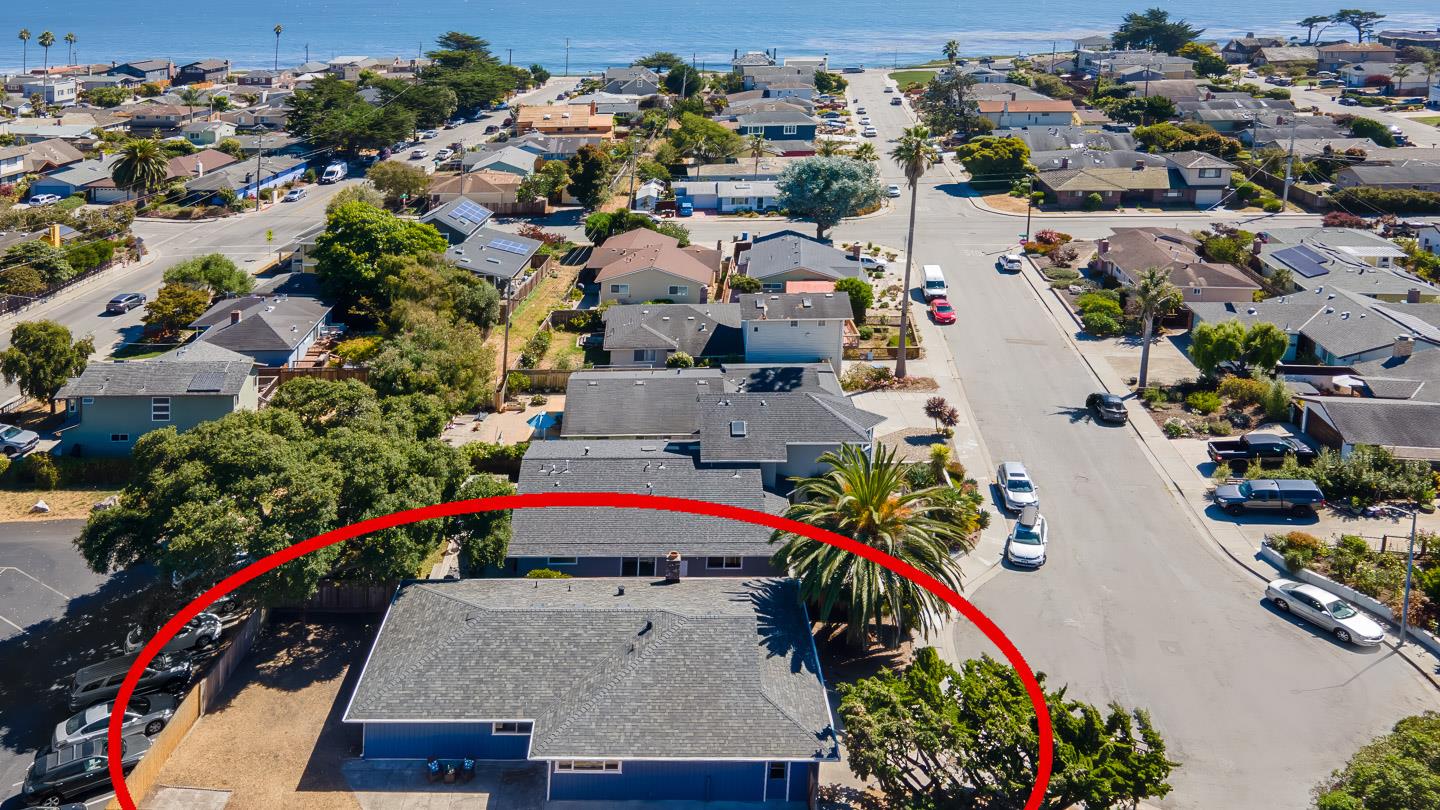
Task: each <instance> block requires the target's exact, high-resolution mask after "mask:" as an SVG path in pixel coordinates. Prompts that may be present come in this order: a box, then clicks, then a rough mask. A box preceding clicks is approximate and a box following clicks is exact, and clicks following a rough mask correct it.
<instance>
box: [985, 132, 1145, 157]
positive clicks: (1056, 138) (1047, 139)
mask: <svg viewBox="0 0 1440 810" xmlns="http://www.w3.org/2000/svg"><path fill="white" fill-rule="evenodd" d="M990 134H992V135H994V136H995V137H997V138H1019V139H1020V140H1021V141H1024V143H1025V145H1026V146H1028V147H1030V151H1031V152H1058V151H1060V150H1062V149H1075V148H1078V147H1081V146H1084V147H1087V148H1090V149H1125V150H1133V149H1134V148H1135V136H1134V135H1131V134H1130V131H1129V130H1128V129H1124V130H1120V131H1117V130H1114V129H1106V128H1101V127H1095V126H1091V127H1011V128H1007V129H997V130H995V131H994V132H992V133H990Z"/></svg>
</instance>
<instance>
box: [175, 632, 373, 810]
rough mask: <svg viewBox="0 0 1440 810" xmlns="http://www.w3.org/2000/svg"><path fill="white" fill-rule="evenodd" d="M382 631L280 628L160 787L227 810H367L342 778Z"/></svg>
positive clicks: (261, 644)
mask: <svg viewBox="0 0 1440 810" xmlns="http://www.w3.org/2000/svg"><path fill="white" fill-rule="evenodd" d="M374 632H375V623H374V622H373V621H371V620H370V619H369V618H368V617H367V618H366V619H347V618H336V619H333V620H332V619H326V620H324V621H323V622H315V623H309V624H307V623H304V622H300V621H296V620H280V621H277V622H274V623H272V624H271V625H270V626H269V627H267V628H266V629H265V631H264V634H263V635H262V636H261V638H260V640H259V641H257V642H256V644H255V647H254V649H253V650H252V651H251V653H250V656H249V657H248V658H247V659H246V661H245V663H244V664H242V665H241V667H240V669H239V670H237V671H236V673H235V676H234V678H233V679H232V680H231V681H230V684H229V686H228V688H227V689H226V693H225V695H224V696H223V697H222V699H221V702H220V704H219V705H218V707H217V708H216V710H215V711H214V712H213V713H211V714H209V715H206V716H205V717H204V718H202V719H201V720H200V722H199V723H198V724H197V725H196V726H195V728H194V729H193V730H192V731H191V732H190V734H189V736H187V737H186V738H185V741H184V742H182V743H181V744H180V747H179V748H178V749H177V750H176V751H175V754H174V756H172V757H171V758H170V761H169V762H167V763H166V765H165V769H164V770H163V771H162V772H161V775H160V783H161V784H164V785H171V786H177V787H196V788H210V789H216V790H228V791H231V792H232V794H231V798H230V802H229V804H228V805H227V806H226V810H272V809H273V808H281V807H283V808H286V810H359V808H360V805H359V804H358V803H357V802H356V801H355V798H354V797H353V796H352V795H351V792H350V788H349V785H348V784H347V783H346V781H345V778H344V777H343V776H342V775H341V772H340V766H341V764H342V763H343V762H344V760H345V759H346V758H349V757H355V756H358V755H359V753H360V740H359V734H358V732H353V733H352V732H351V730H350V729H347V728H344V727H343V726H342V725H341V723H340V716H341V714H342V713H343V712H344V710H345V703H346V701H347V700H348V699H349V695H350V691H351V689H352V688H353V687H354V681H355V679H356V678H358V677H359V667H360V665H361V664H362V663H363V661H364V658H365V654H366V652H367V651H368V650H369V647H370V640H371V638H372V637H373V635H374Z"/></svg>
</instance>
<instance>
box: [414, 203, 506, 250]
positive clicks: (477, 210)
mask: <svg viewBox="0 0 1440 810" xmlns="http://www.w3.org/2000/svg"><path fill="white" fill-rule="evenodd" d="M494 213H495V212H494V211H491V210H490V209H489V208H486V207H485V206H483V205H480V204H478V203H474V202H471V201H470V200H467V199H465V198H464V197H456V198H455V199H453V200H451V201H450V202H447V203H445V204H443V205H441V206H439V207H438V208H432V209H430V210H429V211H427V212H425V216H422V217H420V221H421V222H423V223H426V224H428V225H435V224H436V223H439V224H440V225H443V226H445V227H446V228H449V229H450V230H452V231H454V232H455V233H457V234H460V235H461V238H462V241H463V240H464V239H468V238H470V237H471V236H473V235H474V234H475V232H476V231H478V230H480V229H481V228H482V227H484V226H485V223H487V222H489V221H490V217H491V216H493V215H494Z"/></svg>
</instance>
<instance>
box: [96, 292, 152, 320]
mask: <svg viewBox="0 0 1440 810" xmlns="http://www.w3.org/2000/svg"><path fill="white" fill-rule="evenodd" d="M143 306H145V294H144V293H133V292H132V293H120V294H119V295H117V296H115V297H114V298H111V299H110V301H109V302H108V303H107V304H105V311H106V312H108V313H110V314H112V315H124V314H125V313H127V312H129V311H130V310H132V309H134V308H136V307H143Z"/></svg>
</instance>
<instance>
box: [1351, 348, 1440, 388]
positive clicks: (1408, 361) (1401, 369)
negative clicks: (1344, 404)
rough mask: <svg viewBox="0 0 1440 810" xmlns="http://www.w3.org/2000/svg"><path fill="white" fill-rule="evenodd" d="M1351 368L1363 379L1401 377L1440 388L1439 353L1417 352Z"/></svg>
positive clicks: (1366, 362)
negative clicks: (1423, 381)
mask: <svg viewBox="0 0 1440 810" xmlns="http://www.w3.org/2000/svg"><path fill="white" fill-rule="evenodd" d="M1352 368H1354V369H1355V371H1356V373H1358V374H1360V375H1362V376H1365V377H1371V376H1374V377H1402V378H1404V379H1407V380H1428V381H1430V382H1433V383H1435V384H1436V385H1435V387H1436V388H1440V351H1419V352H1415V353H1414V354H1412V355H1410V356H1409V357H1387V358H1385V359H1384V360H1367V361H1365V362H1363V363H1354V364H1352Z"/></svg>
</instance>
